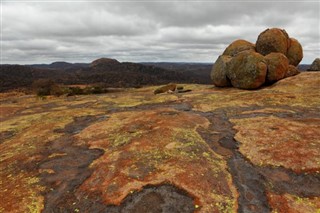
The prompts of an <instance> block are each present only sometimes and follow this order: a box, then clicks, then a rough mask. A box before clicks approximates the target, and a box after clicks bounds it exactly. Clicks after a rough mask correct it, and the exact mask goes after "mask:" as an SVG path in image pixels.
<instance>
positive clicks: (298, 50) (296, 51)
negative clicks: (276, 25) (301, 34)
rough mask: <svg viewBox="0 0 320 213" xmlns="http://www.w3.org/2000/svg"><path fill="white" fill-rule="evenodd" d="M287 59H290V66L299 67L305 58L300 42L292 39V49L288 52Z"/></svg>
mask: <svg viewBox="0 0 320 213" xmlns="http://www.w3.org/2000/svg"><path fill="white" fill-rule="evenodd" d="M287 58H288V59H289V64H291V65H293V66H298V64H299V63H300V61H301V60H302V58H303V51H302V46H301V44H300V43H299V41H298V40H296V39H294V38H290V47H289V49H288V52H287Z"/></svg>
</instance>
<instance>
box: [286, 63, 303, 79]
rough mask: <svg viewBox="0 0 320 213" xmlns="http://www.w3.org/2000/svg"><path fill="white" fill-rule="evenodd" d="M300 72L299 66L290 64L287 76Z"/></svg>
mask: <svg viewBox="0 0 320 213" xmlns="http://www.w3.org/2000/svg"><path fill="white" fill-rule="evenodd" d="M299 73H300V71H299V70H298V68H297V67H295V66H293V65H289V67H288V70H287V73H286V75H285V78H287V77H291V76H295V75H298V74H299Z"/></svg>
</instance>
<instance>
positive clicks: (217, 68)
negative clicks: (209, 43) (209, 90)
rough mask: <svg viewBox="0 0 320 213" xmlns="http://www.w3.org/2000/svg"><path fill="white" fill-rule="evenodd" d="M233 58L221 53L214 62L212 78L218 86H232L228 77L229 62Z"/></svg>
mask: <svg viewBox="0 0 320 213" xmlns="http://www.w3.org/2000/svg"><path fill="white" fill-rule="evenodd" d="M231 59H232V57H231V56H228V55H220V56H219V57H218V59H217V60H216V62H215V63H214V65H213V67H212V70H211V74H210V77H211V80H212V82H213V84H214V85H215V86H217V87H227V86H231V82H230V80H229V79H228V78H227V64H228V62H229V61H230V60H231Z"/></svg>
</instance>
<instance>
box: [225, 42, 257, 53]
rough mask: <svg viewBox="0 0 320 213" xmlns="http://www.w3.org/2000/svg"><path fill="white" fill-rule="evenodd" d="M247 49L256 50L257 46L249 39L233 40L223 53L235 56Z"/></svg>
mask: <svg viewBox="0 0 320 213" xmlns="http://www.w3.org/2000/svg"><path fill="white" fill-rule="evenodd" d="M245 50H251V51H255V46H254V44H252V43H250V42H249V41H246V40H242V39H239V40H236V41H234V42H232V43H231V44H230V45H229V46H228V47H227V48H226V49H225V51H224V52H223V54H222V55H229V56H235V55H237V54H238V53H240V52H242V51H245Z"/></svg>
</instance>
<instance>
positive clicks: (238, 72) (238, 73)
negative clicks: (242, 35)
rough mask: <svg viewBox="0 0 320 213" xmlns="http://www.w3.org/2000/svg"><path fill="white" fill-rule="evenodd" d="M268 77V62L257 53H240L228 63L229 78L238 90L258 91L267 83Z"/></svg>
mask: <svg viewBox="0 0 320 213" xmlns="http://www.w3.org/2000/svg"><path fill="white" fill-rule="evenodd" d="M266 75H267V64H266V61H265V59H264V57H263V55H261V54H259V53H257V52H253V51H243V52H240V53H239V54H237V55H236V56H234V57H233V58H232V59H231V60H230V62H229V63H228V69H227V77H228V78H229V79H230V81H231V84H232V86H234V87H236V88H240V89H257V88H258V87H260V86H261V85H262V84H263V83H264V82H265V79H266Z"/></svg>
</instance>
